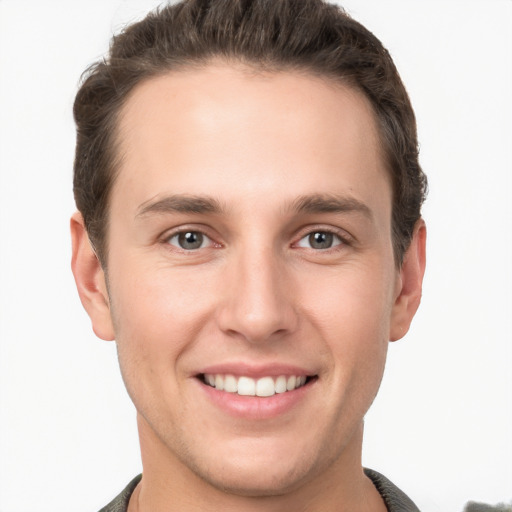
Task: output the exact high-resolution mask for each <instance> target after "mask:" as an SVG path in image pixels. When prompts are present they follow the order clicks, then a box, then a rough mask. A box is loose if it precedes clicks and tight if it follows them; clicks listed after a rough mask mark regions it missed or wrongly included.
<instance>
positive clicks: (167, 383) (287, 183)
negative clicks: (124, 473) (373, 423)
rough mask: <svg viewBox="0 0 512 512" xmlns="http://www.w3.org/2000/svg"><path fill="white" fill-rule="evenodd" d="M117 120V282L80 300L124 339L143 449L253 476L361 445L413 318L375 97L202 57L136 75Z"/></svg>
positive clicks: (310, 476) (327, 465) (266, 483)
mask: <svg viewBox="0 0 512 512" xmlns="http://www.w3.org/2000/svg"><path fill="white" fill-rule="evenodd" d="M119 128H120V130H119V140H120V152H121V154H122V157H123V158H122V165H121V168H120V172H119V176H118V178H117V181H116V183H115V186H114V189H113V193H112V197H111V205H110V224H109V235H108V237H109V238H108V251H109V253H108V298H107V293H106V289H107V288H106V287H104V286H103V285H101V283H100V284H99V285H98V289H99V290H100V292H101V293H102V294H103V296H104V299H105V300H104V301H103V303H102V304H101V305H100V306H98V305H95V306H94V305H93V306H90V305H89V308H92V309H94V308H96V310H95V311H93V312H92V313H91V311H89V312H90V313H91V317H92V319H93V325H94V328H95V330H96V332H97V333H98V334H99V335H100V336H101V337H103V338H111V337H115V338H116V340H117V344H118V352H119V361H120V365H121V370H122V374H123V378H124V380H125V383H126V386H127V389H128V392H129V394H130V396H131V398H132V400H133V402H134V404H135V406H136V408H137V411H138V417H139V428H140V434H141V443H142V454H143V462H144V461H146V463H147V465H148V467H149V466H151V464H153V465H154V466H155V467H156V466H157V465H159V464H160V465H162V466H164V465H165V464H167V465H168V466H169V465H170V466H173V467H174V468H180V471H182V472H183V471H185V472H186V471H191V472H192V473H193V474H194V475H196V476H198V477H199V478H200V479H201V481H204V482H207V483H209V484H211V485H213V486H216V487H217V488H223V489H229V490H231V491H233V492H235V493H239V494H255V495H258V494H266V493H269V494H275V493H280V492H283V491H285V490H287V489H288V490H289V489H293V488H295V487H297V486H299V485H303V484H304V483H306V482H310V481H314V480H315V479H317V480H318V479H322V478H326V475H328V474H331V473H332V470H333V468H334V467H336V466H340V465H342V464H345V465H350V464H356V463H360V461H359V459H358V457H359V456H360V453H359V452H360V435H359V434H360V431H361V424H362V418H363V416H364V414H365V412H366V411H367V409H368V407H369V406H370V404H371V402H372V400H373V398H374V396H375V394H376V392H377V389H378V386H379V383H380V380H381V376H382V373H383V368H384V363H385V357H386V350H387V345H388V341H389V340H390V339H395V338H398V337H400V336H401V335H403V333H404V332H405V331H406V330H407V327H408V325H409V322H410V319H411V317H412V314H409V313H407V314H405V313H404V311H403V309H404V307H403V300H402V299H403V297H402V295H403V292H404V289H405V287H404V275H403V270H401V269H398V268H397V267H396V265H395V262H394V260H393V248H392V244H391V186H390V180H389V178H388V174H387V172H386V170H385V168H384V164H383V160H382V157H381V154H380V151H379V145H378V136H377V132H376V124H375V121H374V118H373V114H372V111H371V108H370V106H369V104H368V103H367V101H366V100H365V99H364V98H363V96H362V95H360V94H359V93H357V92H355V91H353V90H351V89H349V88H346V87H342V86H340V85H336V84H334V83H330V82H328V81H325V80H321V79H319V78H315V77H312V76H307V75H304V74H295V73H291V72H282V73H269V74H266V73H259V74H258V73H254V72H252V71H249V70H244V69H241V68H233V67H227V66H224V65H221V64H215V65H214V64H212V65H211V66H209V67H207V68H205V69H201V70H190V71H180V72H176V73H174V74H169V75H165V76H162V77H159V78H154V79H151V80H148V81H147V82H145V83H143V84H142V85H140V86H139V87H138V88H137V89H136V90H135V91H134V92H133V94H132V96H131V97H130V98H129V100H128V102H127V104H126V105H125V108H124V110H123V111H122V116H121V121H120V127H119ZM404 265H407V258H406V263H405V264H404ZM98 275H99V276H100V277H101V275H102V274H101V271H98V272H97V276H98ZM94 279H96V278H94ZM94 279H93V280H94ZM100 280H101V279H100ZM96 282H99V281H96ZM85 302H87V300H86V301H85ZM100 302H101V301H100ZM86 307H88V306H87V305H86ZM100 309H101V310H102V312H101V313H98V311H99V310H100ZM414 309H415V308H414ZM145 471H146V469H145Z"/></svg>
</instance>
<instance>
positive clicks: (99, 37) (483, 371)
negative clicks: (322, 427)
mask: <svg viewBox="0 0 512 512" xmlns="http://www.w3.org/2000/svg"><path fill="white" fill-rule="evenodd" d="M156 4H157V2H156V1H151V0H96V1H88V2H76V1H75V2H72V1H65V0H61V1H58V0H53V1H49V0H47V1H43V2H38V1H36V0H32V1H23V0H0V116H1V121H0V173H1V174H0V179H1V182H0V315H1V317H0V318H1V321H0V339H1V348H0V407H1V411H0V512H32V511H36V510H37V511H39V512H50V511H51V512H64V511H70V510H72V511H76V512H82V511H83V512H86V511H88V512H91V511H95V510H98V509H99V508H101V507H102V506H103V505H105V504H106V503H107V502H108V501H109V500H110V499H111V498H112V497H113V496H114V495H115V494H117V493H118V492H119V491H120V490H121V489H122V488H123V487H124V486H125V484H126V483H127V482H128V481H129V480H130V479H131V478H132V477H133V476H134V475H135V474H137V473H138V472H139V471H140V459H139V453H138V441H137V432H136V428H135V414H134V411H133V408H132V406H131V403H130V401H129V399H128V397H127V396H126V393H125V391H124V388H123V384H122V382H121V378H120V376H119V371H118V369H117V361H116V354H115V345H114V344H113V343H106V342H103V341H100V340H97V339H96V338H95V337H94V335H93V333H92V331H91V329H90V325H89V320H88V318H87V316H86V315H85V313H84V312H83V310H82V308H81V305H80V303H79V300H78V297H77V293H76V291H75V288H74V283H73V281H72V276H71V272H70V270H69V259H70V243H69V237H68V218H69V216H70V214H71V213H72V211H73V208H74V204H73V199H72V192H71V180H72V174H71V173H72V171H71V169H72V161H73V150H74V147H73V146H74V127H73V122H72V116H71V107H72V101H73V97H74V94H75V92H76V87H77V82H78V78H79V75H80V73H81V72H82V71H83V70H84V69H85V67H86V66H87V65H88V64H90V63H91V62H92V61H93V60H95V59H96V58H98V57H100V56H101V55H102V54H103V52H104V51H105V50H106V48H107V45H108V39H109V37H110V35H111V34H112V32H115V31H117V30H118V29H119V28H120V27H121V26H122V25H123V24H124V23H125V22H127V21H132V20H134V19H136V18H138V17H140V16H141V14H142V13H144V12H145V11H146V10H147V9H149V8H151V7H153V6H155V5H156ZM344 5H345V6H346V8H347V10H348V11H349V12H350V13H351V14H353V15H354V17H355V18H356V19H358V20H359V21H361V22H363V23H364V24H366V25H367V26H368V27H369V28H370V29H371V30H372V31H373V32H374V33H375V34H376V35H377V36H378V37H379V38H381V39H382V41H383V42H384V44H385V45H386V46H387V47H388V48H389V50H390V51H391V54H392V55H393V56H394V58H395V62H396V64H397V66H398V68H399V70H400V72H401V75H402V78H403V79H404V82H405V84H406V85H407V88H408V90H409V92H410V95H411V98H412V101H413V105H414V106H415V109H416V112H417V117H418V125H419V136H420V141H421V161H422V164H423V167H424V169H425V171H426V172H427V174H428V176H429V180H430V196H429V199H428V202H427V204H426V206H425V210H424V216H425V218H426V220H427V223H428V227H429V242H428V256H429V258H428V259H429V261H428V270H427V274H426V282H425V290H424V299H423V304H422V306H421V308H420V312H419V313H418V316H417V318H416V320H415V323H414V325H413V328H412V330H411V332H410V333H409V335H408V336H407V337H406V338H405V339H404V340H402V341H400V342H397V343H395V344H393V345H392V346H391V347H390V354H389V361H388V367H387V370H386V375H385V378H384V382H383V385H382V388H381V392H380V395H379V397H378V398H377V401H376V403H375V404H374V406H373V408H372V410H371V411H370V413H369V414H368V417H367V422H366V433H367V435H366V445H365V452H364V463H365V464H366V465H367V466H369V467H372V468H374V469H377V470H379V471H381V472H383V473H384V474H386V475H387V476H388V477H389V478H390V479H391V480H393V481H394V482H395V483H397V484H398V485H399V486H400V487H402V488H403V489H404V490H406V491H407V493H408V494H410V496H411V498H413V499H414V500H415V501H416V502H417V503H418V505H419V506H420V508H421V509H422V510H423V511H424V512H435V511H436V512H437V511H439V512H449V511H455V512H457V511H462V509H463V506H464V503H465V502H466V501H467V500H470V499H472V500H480V501H486V502H488V503H497V502H499V501H507V502H510V501H512V468H511V465H512V462H511V461H512V376H511V373H512V372H511V366H512V364H511V363H512V348H511V346H512V334H511V332H512V331H511V327H512V325H511V324H512V271H511V267H512V206H511V205H512V200H511V195H512V182H511V174H512V156H511V155H512V149H511V148H512V100H511V94H512V71H511V67H512V41H511V37H512V36H511V31H512V2H511V1H510V0H489V1H486V2H481V1H478V2H477V1H469V0H463V1H454V0H451V1H450V0H448V1H429V2H426V1H424V2H420V1H413V0H407V1H406V0H402V1H390V0H387V1H385V2H384V1H382V0H347V1H346V2H344Z"/></svg>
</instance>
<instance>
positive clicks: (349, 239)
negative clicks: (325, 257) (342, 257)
mask: <svg viewBox="0 0 512 512" xmlns="http://www.w3.org/2000/svg"><path fill="white" fill-rule="evenodd" d="M318 232H323V233H331V234H333V235H335V236H337V237H338V238H339V239H340V240H341V244H336V245H335V246H333V247H330V248H329V249H324V251H329V250H330V249H335V247H338V246H339V245H352V244H353V243H354V242H355V238H354V237H353V236H352V235H351V234H350V233H348V232H347V231H345V230H344V229H341V228H337V227H334V226H326V225H325V224H316V225H311V226H307V227H305V228H302V229H301V230H300V231H299V232H298V234H297V236H296V237H295V241H294V242H293V243H292V246H298V245H297V244H298V243H299V242H300V241H301V240H303V239H304V238H306V237H307V236H309V235H311V234H312V233H318ZM305 249H306V248H305ZM315 250H316V251H318V249H315Z"/></svg>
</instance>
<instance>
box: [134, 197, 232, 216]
mask: <svg viewBox="0 0 512 512" xmlns="http://www.w3.org/2000/svg"><path fill="white" fill-rule="evenodd" d="M222 211H223V208H222V206H221V204H220V203H219V201H218V200H217V199H215V198H213V197H209V196H194V195H178V194H177V195H171V196H166V197H163V198H162V199H158V200H150V201H147V202H145V203H142V204H141V205H140V207H139V208H138V211H137V214H136V217H143V216H145V215H147V214H150V213H195V214H198V215H200V214H203V213H221V212H222Z"/></svg>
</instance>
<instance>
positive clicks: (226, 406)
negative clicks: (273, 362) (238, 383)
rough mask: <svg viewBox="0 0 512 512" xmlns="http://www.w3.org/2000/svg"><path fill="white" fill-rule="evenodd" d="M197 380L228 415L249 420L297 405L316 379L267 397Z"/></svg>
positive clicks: (277, 412) (270, 416) (263, 418)
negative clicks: (226, 388)
mask: <svg viewBox="0 0 512 512" xmlns="http://www.w3.org/2000/svg"><path fill="white" fill-rule="evenodd" d="M197 382H198V383H199V385H200V386H201V388H202V390H203V392H204V393H205V394H206V396H207V398H208V399H209V400H210V401H211V402H213V404H214V405H216V406H217V407H218V408H220V409H222V410H223V411H224V412H226V413H228V414H229V415H230V416H233V417H236V418H246V419H251V420H265V419H271V418H276V417H278V416H280V415H282V414H285V413H286V412H288V411H290V410H291V409H293V408H295V407H297V406H298V405H299V404H300V403H301V402H302V401H304V400H305V399H306V397H307V395H308V394H309V393H310V392H311V391H312V389H313V387H314V384H315V383H316V379H313V380H311V381H309V382H307V383H306V384H304V386H301V387H300V388H297V389H294V390H293V391H286V392H285V393H276V394H275V395H272V396H267V397H259V396H243V395H239V394H237V393H228V392H226V391H219V390H218V389H216V388H214V387H212V386H209V385H207V384H204V383H203V382H202V381H200V380H197Z"/></svg>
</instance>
